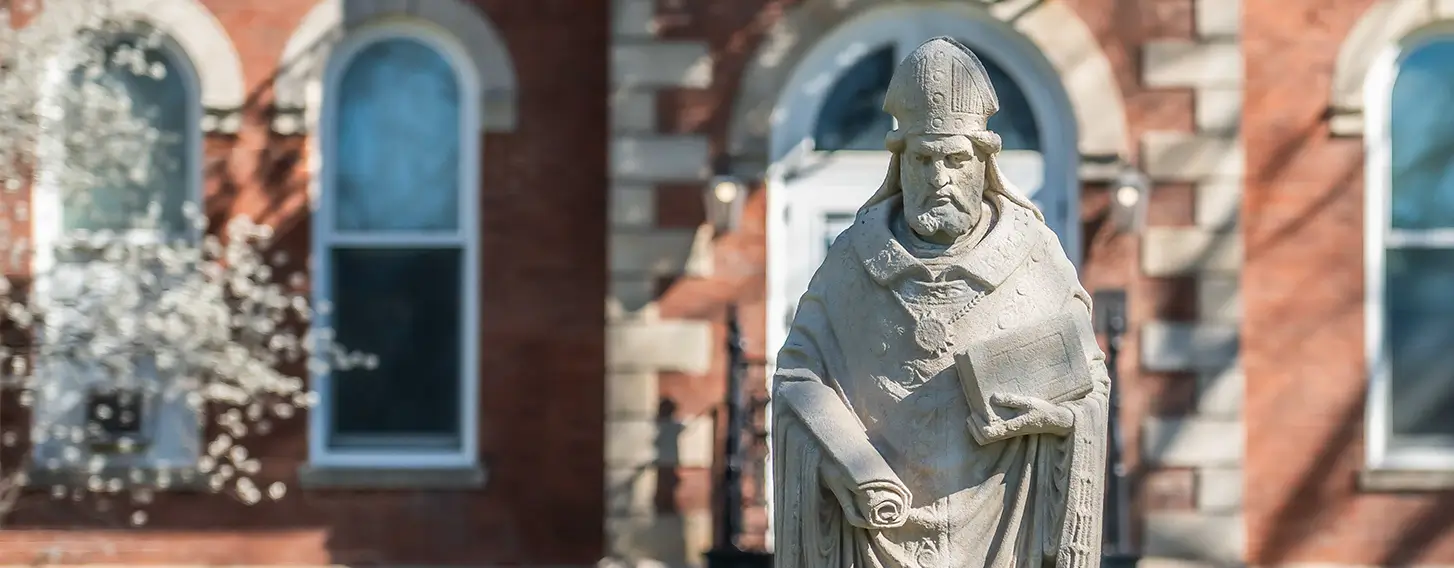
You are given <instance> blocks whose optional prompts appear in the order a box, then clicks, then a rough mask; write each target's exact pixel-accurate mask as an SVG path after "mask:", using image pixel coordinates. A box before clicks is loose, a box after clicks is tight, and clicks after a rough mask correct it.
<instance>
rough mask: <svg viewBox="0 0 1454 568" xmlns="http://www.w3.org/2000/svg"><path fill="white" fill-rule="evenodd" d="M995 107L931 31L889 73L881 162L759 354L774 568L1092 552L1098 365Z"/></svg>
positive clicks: (1097, 511)
mask: <svg viewBox="0 0 1454 568" xmlns="http://www.w3.org/2000/svg"><path fill="white" fill-rule="evenodd" d="M998 109H999V100H998V98H997V96H996V95H995V90H994V87H993V85H991V84H990V82H989V78H988V76H987V75H986V73H985V70H984V67H983V65H982V64H981V63H980V61H979V59H978V58H977V57H975V55H974V54H973V53H972V52H970V50H969V49H968V48H966V47H965V46H964V45H962V44H960V43H959V42H957V41H954V40H952V39H948V38H935V39H932V40H929V41H928V42H925V43H924V44H923V45H921V46H919V48H918V49H916V50H915V51H914V52H913V53H912V54H911V55H910V56H909V57H908V58H906V59H905V60H904V61H903V62H902V63H901V64H900V65H899V67H898V69H897V70H896V71H895V73H894V76H893V79H892V81H891V82H890V86H889V90H888V94H887V96H886V97H885V100H884V110H885V111H886V112H888V113H889V114H891V115H893V116H894V118H896V119H897V121H898V122H897V129H896V130H894V131H893V132H891V133H889V135H888V137H887V142H886V145H887V146H888V149H889V150H890V151H891V152H892V157H891V158H890V160H889V165H888V174H887V176H886V177H885V178H884V181H883V185H882V186H881V187H880V189H879V190H878V192H877V193H876V194H875V195H874V196H873V197H872V198H870V199H869V200H868V202H867V203H865V204H864V205H863V207H862V208H861V209H859V211H858V214H857V217H856V219H855V221H854V224H853V225H852V226H851V227H849V228H848V229H847V230H846V231H844V232H843V233H842V235H841V236H840V237H839V238H838V239H837V240H836V241H835V242H834V244H833V245H832V246H831V247H830V249H829V251H828V254H827V257H826V258H825V259H824V261H823V264H822V265H821V266H820V267H818V270H817V272H816V273H815V274H814V275H813V279H812V281H811V283H810V284H809V285H808V290H807V292H806V293H805V294H803V297H802V299H801V301H800V302H799V304H798V311H797V313H796V315H795V316H794V318H793V323H792V328H791V330H790V331H789V333H788V338H787V341H786V343H785V344H784V345H783V347H782V351H781V352H780V353H779V354H778V359H777V369H776V372H775V376H774V388H773V393H774V398H773V401H774V403H773V405H774V426H773V446H772V451H773V456H774V458H773V459H774V470H773V474H774V477H773V480H774V488H773V489H774V493H773V495H774V501H775V506H774V509H775V511H774V514H775V541H776V542H775V549H776V563H777V566H778V567H779V568H846V567H850V566H853V567H858V568H879V567H883V568H910V567H912V568H961V567H963V568H981V567H995V568H1001V567H1004V568H1008V567H1020V566H1033V567H1036V568H1041V567H1045V566H1058V567H1061V568H1081V567H1094V566H1099V564H1100V540H1101V514H1102V511H1101V503H1102V486H1103V483H1104V476H1105V450H1106V444H1105V440H1106V429H1107V425H1108V423H1107V416H1106V406H1107V405H1106V401H1107V393H1108V391H1109V388H1110V381H1109V379H1108V377H1107V374H1106V368H1105V364H1104V355H1103V354H1102V353H1101V350H1100V348H1099V347H1098V346H1097V344H1096V341H1095V337H1094V333H1093V332H1092V331H1091V327H1090V318H1091V309H1090V297H1089V296H1088V295H1087V294H1086V292H1085V290H1084V289H1083V288H1082V287H1081V285H1080V282H1079V279H1078V278H1077V276H1076V272H1075V268H1074V266H1073V265H1072V264H1071V263H1070V261H1069V259H1067V258H1066V256H1065V254H1064V253H1063V252H1062V250H1061V246H1060V242H1059V239H1058V238H1057V237H1056V235H1055V233H1054V232H1052V231H1051V230H1050V228H1049V227H1048V226H1047V225H1046V224H1045V220H1044V217H1043V216H1042V215H1041V213H1040V211H1039V210H1038V208H1036V207H1035V205H1034V204H1033V203H1031V202H1030V201H1029V200H1028V199H1026V198H1025V197H1024V196H1023V195H1022V194H1021V193H1020V192H1019V190H1018V189H1016V188H1014V187H1013V186H1012V185H1010V184H1009V183H1008V182H1007V181H1006V180H1005V178H1004V176H1003V175H1002V174H1001V172H1000V170H999V167H998V166H997V165H996V163H995V155H996V154H997V153H998V152H999V150H1000V138H999V136H998V135H996V134H995V133H994V132H992V131H990V130H988V129H987V120H988V119H989V117H990V116H991V115H993V114H994V113H995V112H996V111H997V110H998Z"/></svg>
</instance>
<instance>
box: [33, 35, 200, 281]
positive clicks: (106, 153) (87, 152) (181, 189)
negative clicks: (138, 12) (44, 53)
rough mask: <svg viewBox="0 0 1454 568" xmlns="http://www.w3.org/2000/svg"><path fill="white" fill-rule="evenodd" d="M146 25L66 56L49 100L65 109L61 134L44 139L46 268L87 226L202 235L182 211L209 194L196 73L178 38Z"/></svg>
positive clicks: (41, 180) (39, 218) (40, 232)
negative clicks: (87, 53) (82, 56)
mask: <svg viewBox="0 0 1454 568" xmlns="http://www.w3.org/2000/svg"><path fill="white" fill-rule="evenodd" d="M137 30H138V31H137V32H136V33H129V34H121V35H118V36H116V37H115V38H114V39H112V40H111V41H109V42H107V43H106V44H104V45H103V46H101V49H102V50H104V51H103V52H102V53H104V55H100V54H98V55H99V56H98V57H95V58H94V59H95V61H89V60H90V59H93V58H88V62H86V63H79V64H74V65H73V64H72V63H69V62H67V61H60V60H58V61H57V65H58V68H57V70H56V71H57V73H59V74H60V76H59V77H57V78H56V79H55V80H54V82H53V83H52V84H51V86H49V87H48V93H50V95H48V99H49V103H48V104H53V105H56V106H57V107H59V108H58V110H61V111H62V112H60V113H59V114H58V115H57V116H60V117H62V118H61V122H60V123H58V124H57V125H55V126H56V128H54V129H53V130H52V131H53V132H55V133H56V136H55V137H53V138H51V139H47V140H45V141H43V142H42V151H43V154H42V158H41V174H40V175H39V177H38V184H37V187H36V192H35V196H34V197H35V209H36V227H35V238H36V244H37V248H38V249H39V250H37V253H38V256H40V257H41V259H42V264H43V265H44V266H38V267H37V269H38V270H39V271H42V272H44V271H46V270H48V269H49V266H50V263H51V262H52V261H56V260H59V261H64V260H65V259H64V258H54V257H53V256H52V255H53V254H54V253H55V250H54V243H56V242H58V240H59V239H62V238H65V237H69V236H75V235H77V234H79V233H81V232H85V233H90V234H95V233H98V232H102V231H105V232H109V233H112V234H116V235H121V236H126V237H129V238H133V239H150V238H158V237H161V236H167V237H179V236H191V237H195V236H197V231H196V230H194V229H192V228H191V223H189V222H188V221H187V219H186V218H185V215H184V213H183V211H184V205H185V204H186V203H188V202H190V203H193V204H199V203H200V201H201V166H200V161H201V128H200V122H201V114H202V110H201V102H200V101H201V99H200V94H199V93H198V86H197V78H196V74H195V72H194V69H193V67H192V64H191V62H190V61H189V60H188V59H187V57H186V56H185V55H183V52H182V50H181V49H180V48H179V47H177V45H176V44H175V43H174V42H173V41H172V40H171V39H170V38H167V37H165V36H153V34H155V33H156V32H154V31H151V30H149V29H146V28H145V27H138V28H137ZM158 38H160V41H157V39H158ZM103 58H104V63H101V61H103ZM132 62H136V63H135V64H133V63H132ZM73 66H78V67H76V68H72V69H70V70H69V71H66V70H65V69H64V68H67V67H73ZM143 140H147V141H143ZM129 152H140V155H135V156H132V155H129V154H128V153H129ZM153 205H155V206H158V209H157V210H156V211H155V213H156V215H157V217H156V218H154V219H152V218H150V214H149V212H148V208H149V207H151V206H153ZM152 223H156V224H157V226H156V227H152V226H150V225H151V224H152ZM155 229H160V230H159V231H158V230H155Z"/></svg>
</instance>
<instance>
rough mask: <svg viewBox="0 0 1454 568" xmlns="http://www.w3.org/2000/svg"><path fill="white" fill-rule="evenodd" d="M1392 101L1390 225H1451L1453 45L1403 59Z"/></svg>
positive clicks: (1421, 50) (1447, 43) (1423, 50)
mask: <svg viewBox="0 0 1454 568" xmlns="http://www.w3.org/2000/svg"><path fill="white" fill-rule="evenodd" d="M1392 102H1393V104H1392V105H1391V106H1390V109H1392V113H1393V114H1392V116H1390V117H1389V120H1390V123H1389V140H1390V143H1391V144H1392V145H1393V148H1392V159H1393V199H1392V201H1393V203H1392V207H1390V213H1391V214H1392V221H1393V226H1394V227H1395V228H1399V229H1428V228H1438V227H1454V113H1450V112H1449V111H1448V109H1449V107H1450V105H1454V41H1449V40H1444V41H1438V42H1435V43H1431V44H1429V45H1426V46H1423V47H1420V48H1418V49H1416V50H1414V51H1413V52H1411V53H1409V54H1408V55H1407V56H1405V57H1404V59H1403V60H1402V61H1401V62H1400V63H1399V69H1398V78H1397V79H1395V80H1394V83H1393V100H1392Z"/></svg>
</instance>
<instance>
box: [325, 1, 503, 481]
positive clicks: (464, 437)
mask: <svg viewBox="0 0 1454 568" xmlns="http://www.w3.org/2000/svg"><path fill="white" fill-rule="evenodd" d="M395 39H408V40H414V41H418V42H420V43H423V44H424V45H427V46H429V47H431V48H433V49H434V50H435V51H436V52H438V53H439V54H440V56H441V57H443V58H444V59H445V61H447V62H448V63H449V64H450V66H451V67H452V68H453V69H454V71H455V77H456V80H457V81H458V82H459V89H460V92H459V96H460V101H459V102H460V116H461V120H460V124H459V128H460V136H461V142H460V164H459V167H460V175H459V180H460V187H459V191H458V196H459V207H458V213H459V219H458V223H456V230H455V233H454V234H442V232H439V231H428V232H422V231H421V232H400V231H390V232H388V233H373V234H370V233H369V232H357V231H356V232H340V231H335V230H333V227H334V205H335V199H336V193H337V192H336V190H335V184H336V180H335V176H334V170H333V165H332V162H333V155H334V152H335V151H336V144H335V140H334V139H333V133H335V132H337V114H338V106H337V105H338V98H339V95H340V94H341V93H340V92H339V88H338V86H339V82H340V81H341V80H342V78H343V74H344V72H345V71H347V69H348V66H349V64H350V63H352V62H353V61H354V59H355V57H356V56H357V55H358V54H359V53H360V52H361V51H362V50H363V49H364V48H366V47H368V46H370V45H373V44H374V43H377V42H381V41H388V40H395ZM322 88H323V93H322V99H323V104H322V108H321V113H320V118H319V125H320V126H321V128H319V129H318V130H316V132H317V133H318V134H317V135H316V136H314V137H313V144H314V145H315V147H314V148H313V152H312V155H313V156H315V157H317V159H316V160H315V161H314V171H313V179H314V180H315V185H314V187H313V189H314V195H312V196H311V198H312V199H313V201H314V207H313V216H312V222H313V229H312V230H313V242H312V251H311V252H312V258H313V262H312V268H313V290H312V300H313V303H314V305H315V306H319V305H324V304H327V303H330V291H331V288H332V274H331V273H330V272H331V266H330V262H329V258H330V255H329V252H330V251H331V250H332V249H333V248H334V247H335V246H368V247H378V248H388V247H398V248H414V247H420V248H423V247H439V246H451V247H454V246H457V247H459V249H460V255H461V262H463V263H464V265H463V266H462V267H461V269H462V270H461V273H462V280H463V281H462V282H461V283H460V294H461V296H462V297H461V298H460V306H461V309H462V310H463V312H464V313H463V316H462V317H461V318H460V321H461V326H462V328H463V329H461V330H460V341H461V342H462V345H461V346H460V358H461V361H460V376H459V377H458V380H459V394H460V396H459V400H458V404H459V417H460V423H459V425H458V428H459V440H460V447H459V449H457V450H447V451H439V450H431V449H427V448H410V447H408V446H400V447H398V448H382V447H379V448H347V449H345V448H333V447H330V445H329V440H330V438H331V437H332V436H333V432H332V422H333V420H332V417H333V404H334V401H333V400H331V399H332V396H331V393H332V389H331V382H330V381H331V377H330V376H329V375H328V374H327V373H314V374H312V376H311V380H312V388H313V390H314V391H315V392H317V393H318V395H319V396H318V404H317V405H316V406H314V407H313V408H312V409H311V411H310V412H309V413H308V421H309V425H308V426H309V427H308V432H309V434H308V449H309V457H308V460H309V463H310V465H312V466H315V467H334V468H350V467H357V468H398V469H429V468H457V467H473V466H475V465H477V464H478V455H479V450H478V443H479V400H478V399H479V341H480V333H479V295H480V278H479V232H480V231H479V208H480V201H479V193H480V190H479V187H480V167H479V162H480V156H481V154H480V149H481V145H482V141H481V133H480V108H479V100H480V77H479V76H478V74H477V72H476V67H475V65H474V63H473V62H472V60H471V58H470V55H469V52H468V51H467V50H466V49H465V48H464V47H463V46H462V45H460V44H459V42H458V41H457V40H456V39H455V38H453V37H452V36H450V35H449V34H448V33H447V32H445V31H443V30H442V29H440V28H438V27H437V26H434V25H431V24H427V23H424V22H416V21H393V22H387V23H383V24H379V25H373V26H367V27H363V28H359V29H356V30H354V31H351V32H350V33H349V35H348V36H347V37H345V38H344V39H343V40H342V41H341V42H340V43H339V44H338V45H337V46H335V47H334V48H333V50H332V52H331V54H330V56H329V58H328V64H327V68H326V69H325V72H324V78H323V81H322ZM330 320H331V314H327V315H320V316H318V317H316V318H315V319H314V322H313V323H314V325H315V329H318V328H326V327H328V326H329V325H330ZM344 347H345V348H347V347H348V346H344Z"/></svg>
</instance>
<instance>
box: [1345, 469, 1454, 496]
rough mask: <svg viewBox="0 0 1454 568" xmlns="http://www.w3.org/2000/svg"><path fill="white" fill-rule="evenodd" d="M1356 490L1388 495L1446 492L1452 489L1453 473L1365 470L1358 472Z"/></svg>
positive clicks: (1441, 470)
mask: <svg viewBox="0 0 1454 568" xmlns="http://www.w3.org/2000/svg"><path fill="white" fill-rule="evenodd" d="M1358 489H1360V490H1362V491H1368V492H1389V493H1397V492H1410V493H1416V492H1418V493H1422V492H1428V491H1447V490H1449V489H1454V471H1451V470H1447V469H1430V470H1405V469H1376V468H1374V469H1365V470H1362V471H1360V472H1358Z"/></svg>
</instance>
